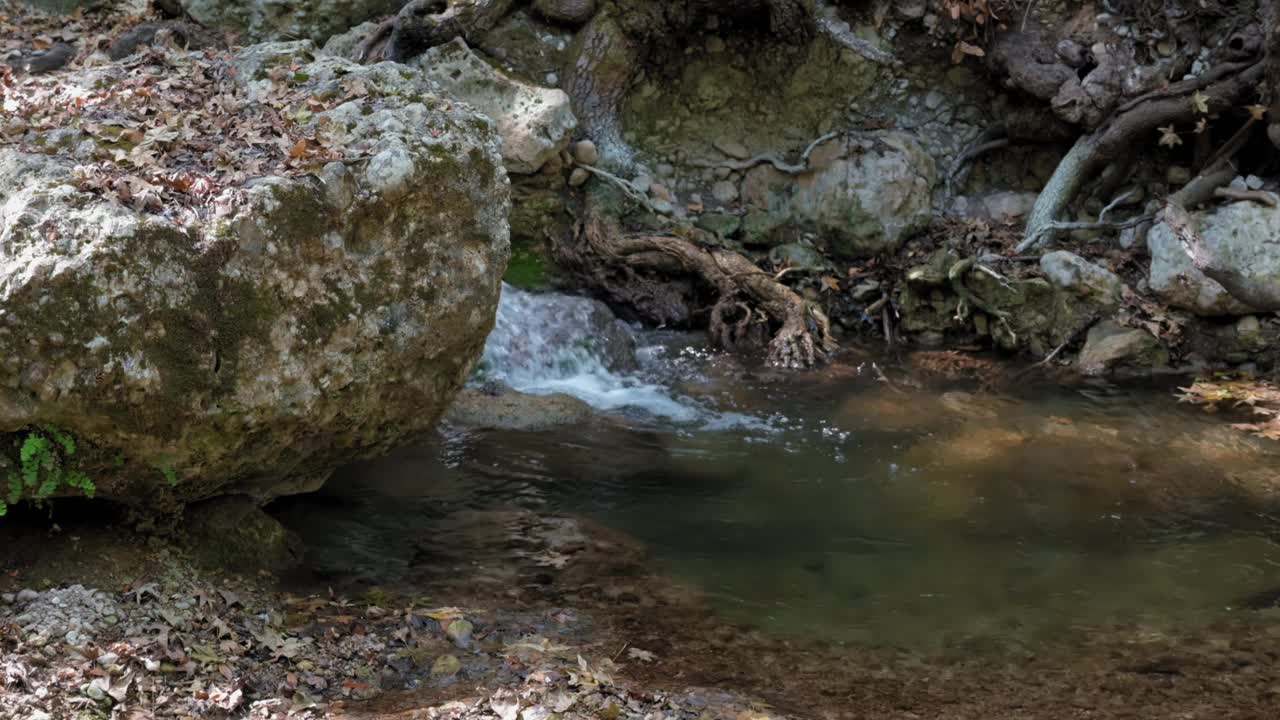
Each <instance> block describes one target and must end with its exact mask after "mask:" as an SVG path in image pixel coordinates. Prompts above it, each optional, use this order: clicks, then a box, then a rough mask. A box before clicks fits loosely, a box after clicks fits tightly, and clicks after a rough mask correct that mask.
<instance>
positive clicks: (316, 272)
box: [0, 48, 510, 506]
mask: <svg viewBox="0 0 1280 720" xmlns="http://www.w3.org/2000/svg"><path fill="white" fill-rule="evenodd" d="M277 49H278V50H280V52H278V53H272V52H263V51H262V49H261V48H258V49H257V50H252V49H251V51H250V52H247V53H246V57H247V56H249V55H252V56H254V57H259V58H261V57H276V56H279V55H280V54H281V53H284V52H287V51H288V48H277ZM244 64H245V65H246V67H248V66H250V65H252V63H248V62H246V63H244ZM251 77H252V74H250V77H248V78H246V79H247V80H248V79H251ZM298 77H307V78H309V80H308V81H307V82H310V83H314V84H315V88H316V89H315V92H316V93H322V92H324V91H325V90H324V88H326V87H328V86H329V85H333V84H336V83H338V82H340V80H339V79H340V78H341V81H345V82H351V81H352V80H358V81H359V82H362V83H364V84H365V85H367V87H368V88H370V89H371V92H369V93H368V94H367V95H365V96H362V97H359V98H356V99H353V100H351V101H348V102H346V103H344V104H341V105H338V106H336V107H334V108H333V109H332V110H327V111H324V112H320V113H317V114H316V117H315V118H314V119H312V122H322V123H324V124H325V126H326V127H327V128H328V129H329V131H330V132H332V133H335V136H334V140H335V142H338V143H340V144H341V146H342V147H349V148H352V149H353V150H354V151H355V152H358V153H360V154H361V155H362V156H364V157H363V159H362V160H361V161H360V162H354V163H343V162H331V163H329V164H327V165H325V166H323V169H322V170H318V171H317V174H315V175H310V176H299V177H263V178H258V179H256V180H251V181H249V182H248V183H247V184H246V185H244V186H243V187H238V188H234V187H233V188H227V189H224V190H221V191H220V193H221V194H220V195H218V196H217V197H215V198H214V202H213V203H212V204H211V207H213V208H218V210H216V211H214V212H213V213H211V214H209V215H208V216H207V217H205V218H203V219H201V220H189V221H178V220H174V219H172V217H173V216H171V215H165V216H161V215H147V214H140V213H137V212H135V211H133V210H131V209H128V208H126V207H125V206H123V205H121V204H120V203H119V202H117V201H115V200H112V199H107V198H105V197H103V196H101V195H92V194H89V193H88V192H83V191H81V190H78V189H77V186H76V185H75V183H74V178H73V164H74V163H73V161H72V160H71V159H69V158H64V157H59V156H54V155H32V154H24V153H20V152H17V151H14V150H2V151H0V439H2V440H3V447H4V448H12V447H13V441H14V440H20V439H21V438H22V437H23V436H24V435H26V434H29V433H31V432H33V428H42V427H49V426H56V427H57V428H61V430H62V431H64V432H65V433H67V434H69V435H70V436H71V437H73V438H74V439H75V441H76V443H77V445H78V449H79V452H77V453H76V454H75V457H74V459H73V458H67V457H63V458H62V460H63V461H65V462H67V463H70V464H74V465H75V466H76V467H77V468H78V469H81V470H83V472H85V473H86V474H87V475H89V476H90V477H91V478H92V479H93V480H94V481H95V482H96V484H97V494H98V496H100V497H104V496H105V497H110V498H115V499H119V500H122V501H125V502H130V503H134V504H138V505H159V506H164V505H171V504H174V503H176V502H184V501H190V500H193V499H198V498H203V497H209V496H214V495H219V494H226V493H241V494H244V495H248V496H251V497H253V498H256V499H263V498H268V497H272V496H275V495H279V494H285V493H289V492H293V491H297V490H301V489H306V488H311V487H315V486H316V484H318V483H319V482H322V481H323V480H324V479H325V478H326V477H327V476H328V475H329V473H330V471H331V470H332V468H334V467H335V466H336V465H338V464H342V463H346V462H349V461H351V460H353V459H356V458H362V457H368V456H372V455H376V454H379V453H381V452H384V451H385V450H387V449H388V448H390V447H392V446H395V445H397V444H400V443H403V442H405V441H407V440H410V439H412V438H414V437H417V436H419V435H421V434H422V433H424V432H426V431H428V430H429V429H430V428H431V427H432V426H433V425H434V423H435V421H436V419H437V418H438V417H439V416H440V414H441V413H442V412H443V410H444V409H445V407H446V406H447V405H448V403H449V402H450V400H452V398H453V396H454V395H455V393H456V392H457V391H458V390H459V388H460V387H461V386H462V384H463V382H464V381H465V380H466V378H467V377H468V375H469V374H470V372H471V369H472V367H473V365H474V363H475V361H476V359H477V358H478V357H479V354H480V352H481V349H482V347H483V345H484V340H485V337H486V335H487V334H488V332H489V330H490V329H491V328H492V326H493V321H494V313H495V308H496V305H497V301H498V290H499V283H500V278H501V275H502V272H503V269H504V268H505V265H506V262H507V258H508V254H509V252H510V247H509V239H508V228H507V221H506V217H507V212H508V207H509V183H508V181H507V177H506V175H505V173H504V172H503V168H502V164H501V157H500V155H499V150H498V147H499V138H498V135H497V133H496V131H495V129H494V126H493V124H492V123H491V122H490V121H489V120H488V119H486V118H484V117H481V116H480V115H477V114H476V113H475V112H474V111H472V110H471V109H469V108H466V107H463V106H459V105H456V104H453V103H450V102H448V101H446V100H443V99H440V98H436V97H433V96H430V95H416V94H409V93H407V92H403V93H402V92H400V90H401V89H405V88H412V87H420V86H421V83H422V81H421V79H420V78H419V77H418V76H417V73H416V72H415V71H412V70H409V69H407V68H403V67H393V66H392V65H390V64H383V65H379V66H369V67H362V66H359V65H355V64H353V63H350V62H347V61H344V60H340V59H338V58H333V57H326V58H321V59H320V60H317V61H314V62H310V63H305V62H302V63H301V64H300V70H299V75H298ZM397 83H400V84H402V85H404V88H399V87H398V86H397ZM175 215H176V214H175ZM179 217H180V216H179ZM5 452H6V453H7V454H9V455H15V456H16V451H14V450H7V451H5ZM0 461H3V462H4V463H5V464H8V465H9V466H10V467H12V466H13V463H14V462H17V459H16V457H8V458H3V457H0Z"/></svg>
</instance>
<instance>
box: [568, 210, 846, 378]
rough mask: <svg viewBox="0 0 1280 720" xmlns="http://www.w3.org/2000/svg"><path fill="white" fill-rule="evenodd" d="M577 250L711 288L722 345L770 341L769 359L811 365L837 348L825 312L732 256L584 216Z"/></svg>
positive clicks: (713, 324) (713, 328)
mask: <svg viewBox="0 0 1280 720" xmlns="http://www.w3.org/2000/svg"><path fill="white" fill-rule="evenodd" d="M576 235H577V237H576V245H577V247H576V250H577V252H578V253H580V254H581V255H583V256H585V257H589V258H591V260H590V262H591V263H593V264H598V263H604V264H608V265H612V266H615V267H625V268H627V269H628V270H629V271H657V272H661V273H673V272H678V273H685V274H688V275H693V276H695V277H696V278H698V279H699V280H701V281H702V282H703V283H705V284H706V285H708V286H710V287H711V288H712V289H714V290H715V293H716V295H717V298H718V299H717V301H716V304H715V305H714V307H713V308H712V311H711V321H710V332H711V335H712V337H713V338H714V339H715V340H716V341H717V342H718V343H720V344H721V345H722V346H724V347H730V348H736V347H742V346H744V345H747V344H754V343H757V342H759V341H760V340H761V339H762V338H763V337H764V336H765V335H766V334H767V331H768V329H771V328H775V327H776V328H777V329H776V330H774V332H773V334H772V339H770V340H769V341H768V360H769V362H770V364H773V365H777V366H780V367H788V368H804V367H811V366H812V365H814V364H815V363H817V362H818V361H819V360H820V359H821V358H823V357H824V356H825V355H826V354H828V353H831V352H834V350H835V349H836V343H835V340H834V339H833V338H832V336H831V326H830V322H829V321H828V320H827V317H826V315H824V314H823V312H822V311H821V310H820V309H818V308H816V307H814V306H812V305H811V304H809V303H808V302H806V301H805V300H804V299H803V298H802V297H800V296H799V295H797V294H796V293H795V292H794V291H792V290H791V289H790V288H788V287H787V286H785V285H782V284H781V283H779V282H777V281H776V280H775V279H774V277H773V276H772V275H771V274H769V273H767V272H765V271H763V270H761V269H760V268H758V267H756V266H755V264H754V263H752V262H751V261H750V260H748V259H747V258H745V257H743V256H742V255H739V254H738V253H735V252H731V251H728V250H722V249H719V248H704V247H701V246H699V245H698V244H697V243H695V242H693V241H692V240H689V239H687V238H684V237H681V236H678V235H674V234H659V233H624V232H622V230H621V228H620V227H618V226H617V224H615V223H613V222H611V221H608V220H604V219H602V218H600V217H597V216H592V215H590V214H589V216H588V219H587V220H586V221H584V222H583V223H581V224H580V225H579V226H578V228H577V229H576Z"/></svg>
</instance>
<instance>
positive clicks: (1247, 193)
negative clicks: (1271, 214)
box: [1213, 187, 1277, 207]
mask: <svg viewBox="0 0 1280 720" xmlns="http://www.w3.org/2000/svg"><path fill="white" fill-rule="evenodd" d="M1213 196H1214V197H1219V198H1225V199H1227V200H1251V201H1253V202H1256V203H1258V204H1260V205H1266V206H1267V207H1276V204H1277V203H1276V196H1275V195H1273V194H1272V193H1269V192H1267V191H1266V190H1240V189H1239V188H1233V187H1220V188H1217V189H1216V190H1214V191H1213Z"/></svg>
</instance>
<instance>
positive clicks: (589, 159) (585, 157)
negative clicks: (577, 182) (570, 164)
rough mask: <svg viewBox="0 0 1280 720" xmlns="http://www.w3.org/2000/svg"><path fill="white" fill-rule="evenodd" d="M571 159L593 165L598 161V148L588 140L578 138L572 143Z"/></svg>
mask: <svg viewBox="0 0 1280 720" xmlns="http://www.w3.org/2000/svg"><path fill="white" fill-rule="evenodd" d="M573 159H574V160H575V161H577V162H579V163H581V164H583V165H595V164H596V163H598V162H600V150H599V148H597V147H596V144H595V143H594V142H592V141H590V140H579V141H578V142H576V143H574V145H573Z"/></svg>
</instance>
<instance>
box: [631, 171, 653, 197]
mask: <svg viewBox="0 0 1280 720" xmlns="http://www.w3.org/2000/svg"><path fill="white" fill-rule="evenodd" d="M631 187H633V188H635V189H636V192H641V193H647V192H649V188H651V187H653V178H651V177H649V176H648V175H637V176H636V179H635V180H632V181H631Z"/></svg>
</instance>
